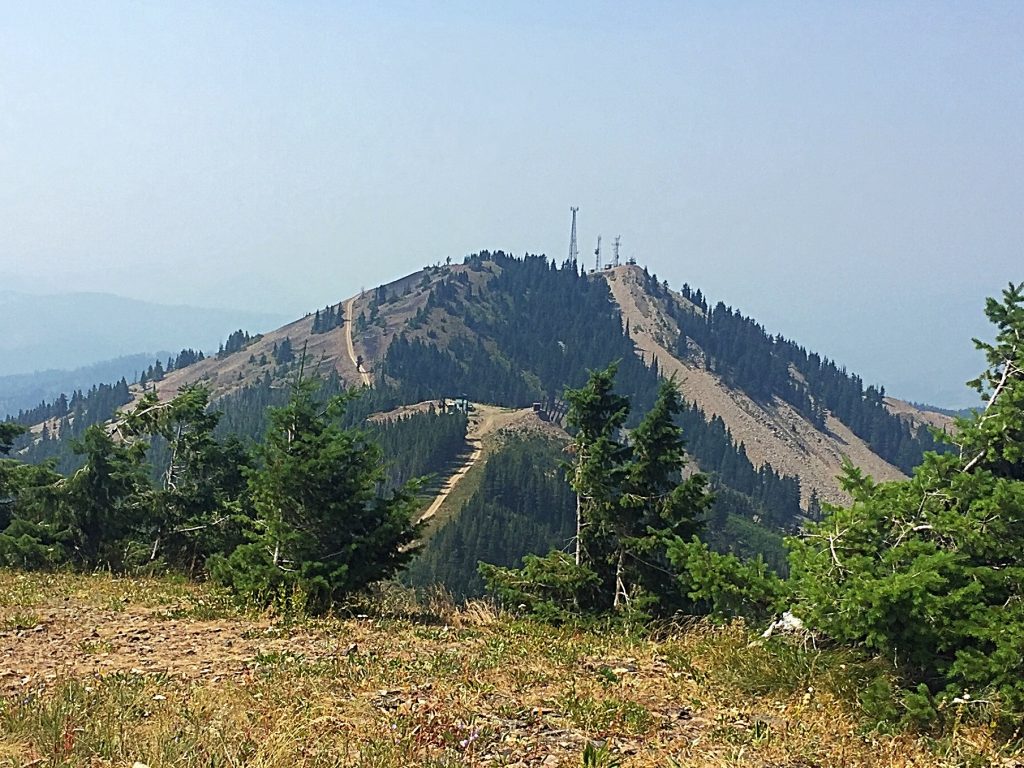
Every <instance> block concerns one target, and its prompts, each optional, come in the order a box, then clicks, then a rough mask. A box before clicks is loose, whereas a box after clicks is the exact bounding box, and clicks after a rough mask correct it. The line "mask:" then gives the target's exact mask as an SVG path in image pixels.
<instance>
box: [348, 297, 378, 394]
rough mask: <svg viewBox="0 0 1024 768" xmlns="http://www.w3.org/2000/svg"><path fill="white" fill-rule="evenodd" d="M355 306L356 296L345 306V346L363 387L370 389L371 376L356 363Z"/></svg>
mask: <svg viewBox="0 0 1024 768" xmlns="http://www.w3.org/2000/svg"><path fill="white" fill-rule="evenodd" d="M355 305H356V298H355V296H353V297H352V298H351V299H349V300H348V303H347V304H346V305H345V344H346V345H347V346H348V356H349V358H350V359H351V360H352V365H354V366H355V367H356V370H357V371H359V376H360V377H361V378H362V380H363V386H364V387H368V386H370V384H372V381H371V380H370V374H368V373H367V372H366V371H364V370H363V366H361V365H359V363H358V362H356V348H355V345H354V344H353V343H352V324H353V322H354V317H355V315H354V314H353V312H354V311H355Z"/></svg>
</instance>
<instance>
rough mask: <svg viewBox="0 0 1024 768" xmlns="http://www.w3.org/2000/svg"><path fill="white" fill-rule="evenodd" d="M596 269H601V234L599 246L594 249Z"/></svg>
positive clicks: (598, 237)
mask: <svg viewBox="0 0 1024 768" xmlns="http://www.w3.org/2000/svg"><path fill="white" fill-rule="evenodd" d="M594 271H595V272H600V271H601V236H600V235H598V236H597V248H595V249H594Z"/></svg>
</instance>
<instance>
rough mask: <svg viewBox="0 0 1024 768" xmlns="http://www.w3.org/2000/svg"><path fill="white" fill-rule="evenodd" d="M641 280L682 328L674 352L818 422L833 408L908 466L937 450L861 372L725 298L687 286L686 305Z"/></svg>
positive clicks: (892, 459)
mask: <svg viewBox="0 0 1024 768" xmlns="http://www.w3.org/2000/svg"><path fill="white" fill-rule="evenodd" d="M645 274H646V271H645ZM644 287H645V288H646V290H647V291H648V292H649V293H651V295H654V296H657V297H659V298H661V299H662V300H663V301H664V306H665V307H666V308H667V309H668V311H669V313H670V314H671V316H672V318H673V320H675V322H676V324H677V326H678V327H679V330H680V336H679V339H678V342H677V345H676V354H677V356H678V357H679V358H680V359H684V360H686V359H689V360H700V361H701V362H703V364H704V365H705V367H706V368H707V369H708V370H711V371H714V372H715V373H716V374H718V375H719V376H721V377H722V379H723V380H724V381H725V382H726V384H728V385H729V386H730V387H734V388H736V389H740V390H742V391H744V392H746V393H747V394H748V395H749V396H750V397H752V398H754V399H756V400H761V401H770V400H771V398H772V397H778V398H780V399H781V400H784V401H785V402H787V403H789V404H790V405H792V406H793V407H794V408H796V409H797V410H798V411H799V412H800V413H801V414H803V415H804V416H805V417H806V418H807V419H808V420H809V421H811V423H813V424H815V425H816V426H817V427H818V428H819V429H825V428H826V424H825V415H826V412H831V413H832V414H833V415H834V416H835V417H836V418H837V419H839V420H840V421H841V422H843V423H844V424H846V425H847V426H848V427H849V428H850V429H851V430H852V431H853V433H854V434H855V435H857V436H858V437H860V438H861V439H863V440H864V441H865V442H866V443H867V444H868V445H869V446H871V449H872V450H873V451H874V452H875V453H877V454H878V455H879V456H881V457H882V458H883V459H885V460H886V461H888V462H889V463H891V464H894V465H895V466H897V467H899V468H900V469H901V470H902V471H903V472H906V473H909V472H910V471H911V470H912V469H913V468H914V467H915V466H917V465H918V464H919V463H920V461H921V456H922V455H923V454H924V452H925V451H931V450H936V447H937V445H936V442H935V440H934V439H933V438H932V435H931V433H930V432H929V431H928V430H927V429H914V428H913V427H912V426H911V425H909V424H908V423H907V422H906V421H904V420H903V419H901V418H899V416H897V415H895V414H893V413H890V412H889V410H888V409H887V408H886V407H885V402H884V399H885V388H884V387H875V386H873V385H869V386H867V387H865V386H864V382H863V380H862V379H861V378H860V377H859V376H857V375H856V374H852V373H849V372H847V370H846V369H845V368H843V367H841V366H839V365H837V364H836V363H835V362H834V361H832V360H829V359H828V358H827V357H823V356H821V355H819V354H817V353H816V352H808V351H807V350H806V349H804V348H803V347H802V346H800V345H798V344H796V343H795V342H793V341H790V340H789V339H786V338H784V337H783V336H781V335H778V334H776V335H775V336H771V335H769V334H768V332H767V331H766V330H765V329H764V328H763V327H762V326H761V325H760V324H759V323H757V322H756V321H754V320H753V319H751V318H749V317H746V316H744V315H743V314H742V313H740V312H739V311H738V310H735V309H732V308H730V307H727V306H726V305H725V304H724V303H723V302H721V301H720V302H718V303H716V304H715V305H714V307H710V306H709V304H708V302H707V299H706V298H705V296H704V295H703V293H702V292H701V291H700V290H693V289H691V288H690V286H689V285H683V287H682V290H681V293H682V296H683V298H684V299H686V301H687V302H689V303H690V305H691V306H689V307H688V306H686V305H683V304H680V303H678V302H677V301H676V300H674V298H673V297H671V296H670V295H669V294H668V290H667V289H666V287H665V285H664V284H663V283H659V282H658V279H657V278H656V277H654V276H652V275H647V279H646V281H645V286H644ZM694 308H696V309H698V310H699V311H693V310H694Z"/></svg>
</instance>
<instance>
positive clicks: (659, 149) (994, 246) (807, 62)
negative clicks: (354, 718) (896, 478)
mask: <svg viewBox="0 0 1024 768" xmlns="http://www.w3.org/2000/svg"><path fill="white" fill-rule="evenodd" d="M1022 136H1024V4H1022V3H1018V2H1009V3H979V2H970V3H962V4H953V3H937V2H926V3H907V2H901V3H888V2H887V3H871V2H857V3H831V2H814V3H794V4H785V3H778V2H770V3H769V2H763V3H744V2H735V3H726V2H707V3H678V2H667V3H641V2H637V3H622V2H615V3H592V2H587V3H582V2H581V3H574V2H564V1H563V2H560V3H551V2H536V3H533V2H522V1H520V2H515V3H502V4H498V3H481V2H479V0H477V1H475V2H466V3H378V2H367V3H353V2H332V3H327V2H324V3H312V2H310V3H301V2H295V1H292V2H281V3H252V2H246V3H226V2H220V3H218V2H198V3H189V2H183V1H182V0H175V1H174V2H165V3H156V2H131V3H127V2H126V3H102V2H98V3H55V4H52V5H50V4H47V3H42V2H32V3H13V2H12V3H4V4H2V5H0V289H2V288H3V287H5V286H6V287H11V288H17V289H23V290H24V289H32V290H36V291H50V290H63V289H68V290H70V289H87V290H108V291H113V292H116V293H120V294H124V295H127V296H132V297H138V298H145V299H156V300H161V301H164V302H171V303H191V304H205V305H211V306H235V307H239V306H243V307H247V308H252V309H263V310H267V311H284V312H291V313H296V314H297V313H299V312H301V311H305V310H307V309H312V308H314V307H316V306H321V305H323V304H325V303H327V302H328V301H336V300H339V299H341V298H343V297H346V296H348V295H350V294H352V293H353V292H354V291H356V290H358V289H359V288H360V287H361V286H373V285H376V284H378V283H381V282H385V281H387V280H390V279H392V278H395V277H397V276H399V275H401V274H403V273H406V272H409V271H411V270H413V269H417V268H419V267H421V266H423V265H424V264H426V263H428V262H434V261H436V260H438V259H442V258H444V257H446V256H452V257H453V258H455V259H460V258H461V257H462V256H463V255H465V254H467V253H470V252H474V251H477V250H480V249H483V248H489V249H498V248H501V249H504V250H507V251H512V252H515V253H523V252H525V251H530V252H545V253H548V254H549V255H553V256H556V257H557V258H558V259H559V260H562V259H563V258H564V256H565V255H566V253H567V249H568V235H569V206H570V205H578V206H579V207H580V214H579V217H580V218H579V233H580V243H581V251H582V252H583V253H584V254H585V255H586V259H587V260H588V261H589V259H590V258H591V256H590V254H591V253H592V251H593V248H594V243H595V240H596V238H597V235H598V234H599V233H600V234H603V235H604V242H605V243H608V242H609V241H610V239H611V238H612V237H613V236H614V235H617V234H621V235H622V243H623V255H624V256H635V257H636V258H637V259H638V260H639V261H640V262H641V263H644V264H647V265H648V266H649V268H650V269H651V270H652V271H655V272H657V273H658V275H659V276H660V277H662V278H665V279H668V280H669V282H670V283H671V284H672V285H673V286H674V287H678V286H679V285H680V284H682V283H683V282H684V281H686V282H689V283H690V284H691V285H694V286H696V287H700V288H702V289H703V290H704V291H705V292H706V293H708V294H709V295H710V296H711V297H713V298H715V299H723V300H724V301H726V302H727V303H729V304H731V305H734V306H738V307H740V308H741V309H742V310H743V311H744V312H746V313H748V314H751V315H753V316H754V317H756V318H757V319H759V320H760V321H761V322H763V323H764V324H766V325H767V326H768V328H769V330H770V331H772V332H775V331H779V332H782V333H783V334H785V335H787V336H790V337H792V338H795V339H796V340H797V341H799V342H801V343H803V344H805V345H806V346H808V347H811V348H814V349H816V350H819V351H821V352H823V353H825V354H828V355H830V356H833V357H834V358H836V359H838V360H839V361H840V362H844V363H846V364H847V365H848V366H849V367H850V368H852V369H854V370H857V371H859V372H861V373H862V374H864V375H865V377H866V378H867V379H868V380H869V381H878V382H881V383H883V384H885V385H886V386H887V388H888V389H889V391H890V392H892V393H894V394H899V395H902V396H905V397H910V398H916V399H927V400H930V401H933V402H938V403H939V404H945V405H956V404H966V403H970V402H972V399H971V397H970V396H969V393H967V392H966V390H964V389H963V388H962V386H961V385H962V382H963V381H964V380H965V379H966V378H969V377H970V376H972V375H974V374H975V373H976V372H977V368H978V361H977V359H976V358H975V357H974V356H973V355H972V354H971V353H970V352H969V350H970V343H969V337H970V336H971V335H972V334H978V333H984V332H985V331H986V330H987V323H986V321H985V320H984V318H983V317H982V314H981V305H982V300H983V297H984V296H985V295H991V294H993V293H994V292H997V291H998V290H999V289H1000V288H1001V287H1002V286H1004V285H1005V284H1006V282H1007V281H1009V280H1011V279H1012V280H1022V279H1024V268H1022V265H1024V258H1022V249H1021V245H1022V243H1024V215H1022V213H1024V139H1022Z"/></svg>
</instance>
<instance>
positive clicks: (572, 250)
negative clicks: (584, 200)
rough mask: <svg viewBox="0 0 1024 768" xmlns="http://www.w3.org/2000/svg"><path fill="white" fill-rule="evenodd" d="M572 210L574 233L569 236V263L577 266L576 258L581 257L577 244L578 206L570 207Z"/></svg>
mask: <svg viewBox="0 0 1024 768" xmlns="http://www.w3.org/2000/svg"><path fill="white" fill-rule="evenodd" d="M569 210H570V211H572V234H571V235H570V236H569V263H570V264H572V265H573V267H574V268H575V266H576V260H577V259H579V256H580V249H579V248H578V247H577V245H576V211H578V210H579V208H578V207H575V208H573V207H571V208H569Z"/></svg>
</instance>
